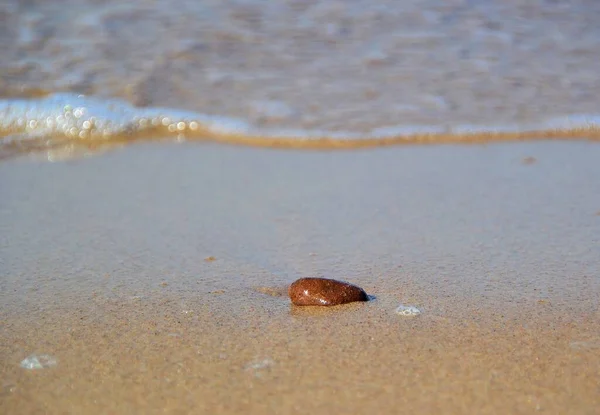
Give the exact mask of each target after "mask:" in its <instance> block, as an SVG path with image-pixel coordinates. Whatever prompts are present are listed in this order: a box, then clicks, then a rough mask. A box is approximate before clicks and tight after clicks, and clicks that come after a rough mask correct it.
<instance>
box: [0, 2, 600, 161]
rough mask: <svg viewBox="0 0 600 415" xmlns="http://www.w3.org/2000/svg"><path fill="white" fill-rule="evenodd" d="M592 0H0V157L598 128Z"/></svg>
mask: <svg viewBox="0 0 600 415" xmlns="http://www.w3.org/2000/svg"><path fill="white" fill-rule="evenodd" d="M598 21H600V3H599V2H597V1H595V0H573V1H556V0H511V1H503V2H498V1H492V0H488V1H485V0H480V1H476V0H446V1H439V0H404V1H402V2H399V1H397V0H377V1H363V0H348V1H335V0H328V1H318V0H289V1H283V0H281V1H266V0H264V1H263V0H245V1H242V0H240V1H222V0H205V1H198V0H174V1H170V2H159V1H153V0H133V1H129V2H126V3H123V2H117V1H98V0H77V1H76V0H57V1H53V2H47V1H36V0H29V1H26V0H21V1H18V0H7V1H4V2H2V4H0V56H1V57H2V58H1V59H0V159H7V158H12V157H15V156H21V155H24V154H35V155H37V156H40V155H41V156H42V157H43V158H44V159H47V160H61V159H65V158H66V159H68V158H72V157H80V156H84V155H89V154H96V153H100V152H102V151H104V150H108V149H113V148H118V147H122V146H124V145H128V144H130V143H133V142H137V141H143V140H170V141H173V140H176V141H203V140H216V141H223V142H228V143H235V144H246V145H258V146H282V147H291V148H342V147H344V148H349V147H364V146H381V145H390V144H405V143H413V144H414V143H444V142H483V141H491V140H524V139H549V138H552V139H590V140H598V139H600V116H599V115H597V114H600V111H599V110H598V109H599V106H600V98H599V97H600V75H598V73H599V69H600V64H599V63H598V56H600V25H598V24H597V22H598Z"/></svg>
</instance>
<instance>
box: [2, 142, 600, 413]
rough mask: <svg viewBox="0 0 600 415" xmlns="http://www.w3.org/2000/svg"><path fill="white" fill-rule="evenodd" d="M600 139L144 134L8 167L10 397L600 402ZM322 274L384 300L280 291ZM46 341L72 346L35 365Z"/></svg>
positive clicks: (293, 405) (314, 409)
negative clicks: (287, 146)
mask: <svg viewBox="0 0 600 415" xmlns="http://www.w3.org/2000/svg"><path fill="white" fill-rule="evenodd" d="M532 159H535V162H533V163H531V162H529V161H524V160H532ZM599 159H600V147H598V146H597V145H593V144H589V143H528V144H526V143H523V144H511V145H491V146H463V147H461V146H439V147H412V148H411V147H404V148H392V149H380V150H371V151H356V152H333V153H327V152H320V153H319V152H286V151H280V150H265V149H248V148H231V147H224V146H212V145H182V146H177V145H167V146H160V145H145V146H134V147H130V148H128V149H126V150H124V151H122V152H116V153H109V154H107V155H104V156H101V157H97V158H92V159H88V160H79V161H72V162H69V163H62V164H48V163H45V164H36V163H33V162H30V161H26V160H14V161H9V162H5V163H3V164H0V189H1V192H2V197H1V198H0V264H1V269H0V271H1V273H0V275H1V277H0V284H1V285H0V304H1V310H2V314H1V316H2V317H1V318H2V320H1V331H0V336H1V337H0V380H1V382H2V383H1V384H0V387H1V389H0V412H1V413H6V414H17V413H18V414H29V413H52V414H54V413H90V414H91V413H122V414H130V413H260V414H264V413H277V414H283V413H299V414H300V413H302V414H305V413H314V414H321V413H323V414H324V413H346V414H349V413H360V414H364V413H409V412H414V413H449V414H465V413H477V414H507V413H510V414H531V413H537V412H539V413H547V414H559V413H560V414H570V413H573V414H596V413H598V411H599V408H600V387H599V385H600V373H599V372H600V335H599V334H598V333H600V327H599V321H600V319H599V317H600V313H599V308H598V305H599V304H600V301H599V299H600V272H599V270H600V262H599V259H598V258H600V242H599V235H600V220H599V218H598V216H597V215H596V212H597V211H598V209H599V208H600V182H599V181H598V180H597V178H598V177H600V167H599V164H598V163H597V160H599ZM210 256H214V260H205V258H208V257H210ZM211 259H212V258H211ZM315 275H317V276H318V275H324V276H326V277H335V278H340V279H345V280H348V281H351V282H353V283H356V284H358V285H361V286H362V287H363V288H365V290H366V291H367V292H368V293H369V294H370V295H373V296H375V297H376V298H375V300H374V301H371V302H369V303H366V304H350V305H347V306H340V307H335V308H327V309H302V308H294V307H292V306H291V305H290V304H289V300H288V299H287V298H286V297H282V296H279V295H278V294H280V293H281V291H282V288H283V287H285V285H286V284H289V283H290V282H291V281H293V280H294V279H296V278H299V277H301V276H315ZM401 303H402V304H405V305H414V306H417V307H419V308H420V309H421V310H422V314H421V315H419V316H416V317H413V318H406V317H402V316H399V315H396V314H395V313H394V310H395V308H396V307H397V306H398V305H399V304H401ZM32 353H38V354H49V355H51V356H53V357H55V358H56V359H57V360H58V363H57V365H56V366H55V367H51V368H48V369H44V370H37V371H34V370H26V369H23V368H21V367H20V366H19V364H20V362H21V361H22V360H23V359H24V358H26V357H27V356H28V355H30V354H32Z"/></svg>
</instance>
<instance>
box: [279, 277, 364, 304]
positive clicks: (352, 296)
mask: <svg viewBox="0 0 600 415" xmlns="http://www.w3.org/2000/svg"><path fill="white" fill-rule="evenodd" d="M288 295H289V296H290V299H291V300H292V303H293V304H294V305H300V306H305V305H320V306H332V305H338V304H346V303H352V302H354V301H369V297H368V296H367V293H365V291H364V290H363V289H362V288H360V287H357V286H356V285H352V284H349V283H347V282H343V281H337V280H331V279H327V278H300V279H299V280H297V281H294V282H293V283H292V285H290V288H289V289H288Z"/></svg>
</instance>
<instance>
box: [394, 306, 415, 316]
mask: <svg viewBox="0 0 600 415" xmlns="http://www.w3.org/2000/svg"><path fill="white" fill-rule="evenodd" d="M396 314H399V315H401V316H405V317H414V316H418V315H419V314H421V310H419V309H418V308H417V307H414V306H411V305H403V304H400V305H399V306H398V307H397V308H396Z"/></svg>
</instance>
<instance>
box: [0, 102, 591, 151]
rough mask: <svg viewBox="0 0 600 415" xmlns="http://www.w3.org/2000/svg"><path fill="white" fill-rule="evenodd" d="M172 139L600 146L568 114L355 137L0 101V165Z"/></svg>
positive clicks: (118, 108) (104, 105)
mask: <svg viewBox="0 0 600 415" xmlns="http://www.w3.org/2000/svg"><path fill="white" fill-rule="evenodd" d="M170 137H174V138H175V139H177V140H179V141H181V140H195V141H206V140H212V141H220V142H227V143H231V144H243V145H252V146H268V147H287V148H323V149H335V148H359V147H375V146H384V145H394V144H439V143H481V142H491V141H511V140H513V141H515V140H532V139H568V138H579V139H588V140H599V139H600V117H598V116H593V115H573V116H568V117H562V118H557V119H552V120H548V121H545V122H540V123H530V124H520V125H511V126H506V125H505V126H488V127H486V126H472V125H456V126H418V125H417V126H411V125H400V126H392V127H381V128H377V129H374V130H372V131H371V132H367V133H363V134H359V133H356V132H351V131H322V130H285V129H266V128H258V127H256V126H254V125H252V124H251V123H248V122H246V121H244V120H239V119H235V118H229V117H219V116H212V115H206V114H200V113H195V112H190V111H180V110H174V109H168V108H137V107H134V106H132V105H130V104H129V103H127V102H125V101H121V100H115V99H101V98H92V97H86V96H83V95H76V94H54V95H50V96H47V97H44V98H41V99H17V100H0V159H2V158H7V157H8V156H12V155H18V154H23V153H31V152H36V151H37V152H39V151H50V150H52V151H57V150H61V149H62V150H64V149H73V148H75V147H77V146H79V147H83V148H85V149H87V151H91V152H93V151H100V150H105V149H106V148H110V147H111V146H114V147H121V146H123V145H125V144H128V143H130V142H133V141H139V140H152V139H165V138H170ZM69 151H70V150H69ZM69 154H73V152H72V151H70V152H69Z"/></svg>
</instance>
